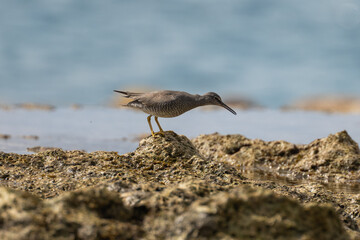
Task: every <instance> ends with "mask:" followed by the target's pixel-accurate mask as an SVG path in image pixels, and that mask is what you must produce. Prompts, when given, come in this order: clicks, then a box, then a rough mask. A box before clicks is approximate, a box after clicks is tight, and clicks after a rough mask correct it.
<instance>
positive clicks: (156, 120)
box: [155, 116, 164, 132]
mask: <svg viewBox="0 0 360 240" xmlns="http://www.w3.org/2000/svg"><path fill="white" fill-rule="evenodd" d="M155 122H156V123H157V125H158V127H159V129H160V132H163V131H164V130H163V129H162V128H161V126H160V123H159V121H158V117H156V116H155Z"/></svg>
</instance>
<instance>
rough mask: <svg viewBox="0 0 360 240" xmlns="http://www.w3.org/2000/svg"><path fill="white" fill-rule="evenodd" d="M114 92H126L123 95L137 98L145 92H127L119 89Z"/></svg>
mask: <svg viewBox="0 0 360 240" xmlns="http://www.w3.org/2000/svg"><path fill="white" fill-rule="evenodd" d="M114 92H117V93H121V94H124V95H125V96H123V97H126V98H137V97H139V96H141V95H143V93H134V92H127V91H126V92H125V91H119V90H114Z"/></svg>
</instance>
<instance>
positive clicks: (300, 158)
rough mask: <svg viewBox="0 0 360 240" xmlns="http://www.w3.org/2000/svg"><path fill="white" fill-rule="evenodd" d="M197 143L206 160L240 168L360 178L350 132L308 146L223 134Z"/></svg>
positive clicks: (359, 157) (356, 148)
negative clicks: (209, 159)
mask: <svg viewBox="0 0 360 240" xmlns="http://www.w3.org/2000/svg"><path fill="white" fill-rule="evenodd" d="M193 143H194V145H195V146H196V147H197V149H198V150H199V152H200V153H201V154H202V155H203V156H205V157H208V158H211V159H216V160H218V161H222V162H227V163H230V164H231V165H233V166H235V167H237V168H241V167H254V168H261V169H263V170H267V171H269V172H272V173H274V174H282V175H287V176H288V177H292V178H299V177H300V178H310V179H316V180H329V179H331V180H335V181H338V182H341V181H347V180H355V179H359V178H360V171H359V168H360V151H359V146H358V144H357V143H356V142H355V141H354V140H352V139H351V137H350V136H349V135H348V133H347V132H346V131H342V132H339V133H336V134H331V135H329V136H328V137H326V138H323V139H318V140H315V141H313V142H311V143H310V144H307V145H295V144H292V143H289V142H286V141H271V142H266V141H263V140H259V139H255V140H251V139H248V138H246V137H244V136H242V135H226V136H222V135H219V134H212V135H202V136H199V137H197V138H195V139H194V140H193Z"/></svg>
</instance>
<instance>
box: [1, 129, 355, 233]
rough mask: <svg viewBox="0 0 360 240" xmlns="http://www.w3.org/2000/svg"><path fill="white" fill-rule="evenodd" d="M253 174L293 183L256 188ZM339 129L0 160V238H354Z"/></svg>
mask: <svg viewBox="0 0 360 240" xmlns="http://www.w3.org/2000/svg"><path fill="white" fill-rule="evenodd" d="M244 168H250V169H251V168H252V169H256V170H258V171H260V170H261V171H263V172H266V173H267V174H271V175H274V176H276V175H278V176H282V177H286V178H287V179H290V180H293V181H296V180H299V179H301V180H303V181H301V183H299V182H297V183H295V184H294V183H292V184H287V183H286V182H278V181H272V180H259V179H255V178H252V177H251V175H245V174H242V169H244ZM359 168H360V151H359V147H358V145H357V143H356V142H354V141H353V140H352V139H351V137H350V136H349V135H348V134H347V132H346V131H343V132H339V133H336V134H333V135H329V136H328V137H327V138H323V139H318V140H315V141H313V142H312V143H310V144H307V145H295V144H292V143H288V142H285V141H272V142H265V141H262V140H258V139H255V140H251V139H247V138H245V137H244V136H241V135H219V134H212V135H202V136H199V137H197V138H195V139H193V140H192V141H190V140H189V139H187V138H186V137H185V136H179V135H177V134H176V133H174V132H165V133H163V134H157V135H156V136H155V137H152V136H149V137H146V138H144V139H143V140H141V141H140V143H139V147H138V148H137V149H136V150H135V151H134V152H131V153H128V154H124V155H119V154H118V153H116V152H101V151H99V152H92V153H87V152H84V151H63V150H61V149H52V150H47V151H44V152H38V153H35V154H30V155H20V154H13V153H3V152H0V182H1V186H2V187H1V188H0V210H1V212H0V223H1V225H0V226H1V227H0V239H360V230H359V224H360V214H359V211H360V210H359V204H360V194H357V193H356V192H353V193H346V192H341V191H332V190H331V189H329V188H326V187H324V184H343V183H345V184H348V183H350V182H356V183H357V181H358V179H359V173H360V171H359Z"/></svg>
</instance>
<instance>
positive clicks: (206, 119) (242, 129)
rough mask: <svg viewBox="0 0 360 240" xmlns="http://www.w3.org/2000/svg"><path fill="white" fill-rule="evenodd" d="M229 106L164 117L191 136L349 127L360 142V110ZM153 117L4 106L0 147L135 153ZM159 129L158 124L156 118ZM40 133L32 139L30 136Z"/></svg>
mask: <svg viewBox="0 0 360 240" xmlns="http://www.w3.org/2000/svg"><path fill="white" fill-rule="evenodd" d="M236 111H237V113H238V114H237V115H236V116H235V115H233V114H231V113H230V112H228V111H227V110H223V109H219V110H214V111H210V110H204V109H203V108H197V109H194V110H192V111H189V112H187V113H185V114H183V115H181V116H179V117H176V118H159V121H160V124H161V126H162V127H163V129H164V130H165V131H166V130H173V131H175V132H176V133H177V134H182V135H185V136H187V137H188V138H190V139H191V138H194V137H197V136H198V135H200V134H211V133H214V132H218V133H220V134H242V135H244V136H246V137H248V138H252V139H253V138H259V139H263V140H266V141H271V140H286V141H289V142H292V143H295V144H307V143H310V142H311V141H313V140H315V139H318V138H323V137H327V136H328V135H329V134H332V133H336V132H339V131H342V130H347V131H348V133H349V135H350V136H351V137H352V138H353V139H354V140H355V141H356V142H358V143H359V142H360V118H359V115H356V114H346V115H343V114H325V113H319V112H303V111H290V112H283V111H280V110H272V109H267V110H247V111H242V110H238V109H236ZM146 117H147V115H146V114H144V113H142V112H139V111H132V110H129V109H114V108H102V107H85V108H83V109H79V110H74V109H71V108H57V109H55V110H54V111H28V110H22V109H16V110H11V111H1V110H0V133H1V134H9V135H10V136H11V137H10V138H9V139H7V140H5V139H0V151H4V152H16V153H29V152H27V150H26V149H27V148H31V147H35V146H45V147H60V148H63V149H65V150H85V151H88V152H92V151H97V150H103V151H116V152H119V153H120V154H124V153H127V152H131V151H134V150H135V149H136V147H137V146H138V145H139V141H140V139H142V138H143V137H146V136H148V135H150V129H149V126H148V123H147V120H146ZM153 127H154V130H155V131H157V126H156V124H155V122H154V120H153ZM33 135H35V136H37V137H38V139H37V140H34V139H26V138H24V136H33Z"/></svg>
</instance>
